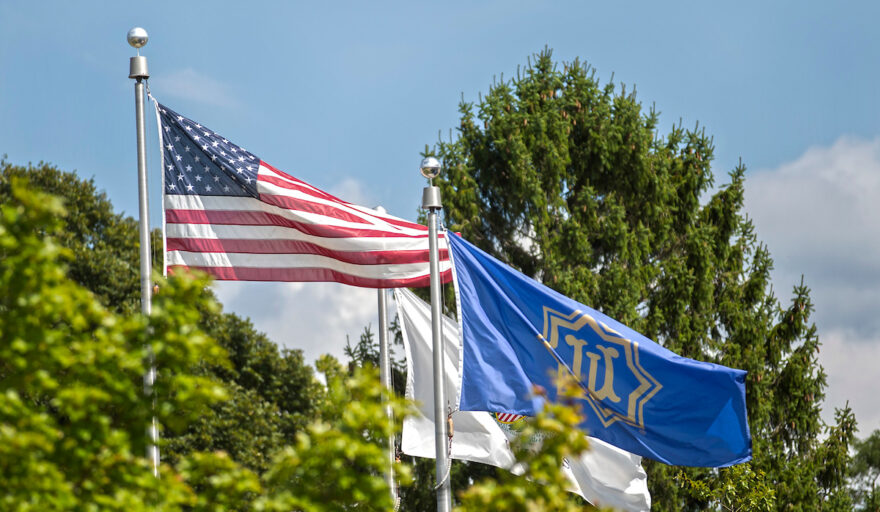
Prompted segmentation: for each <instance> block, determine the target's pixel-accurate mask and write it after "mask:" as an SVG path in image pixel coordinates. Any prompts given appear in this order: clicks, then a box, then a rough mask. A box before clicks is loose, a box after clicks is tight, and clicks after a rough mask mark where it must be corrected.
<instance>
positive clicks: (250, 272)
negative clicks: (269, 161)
mask: <svg viewBox="0 0 880 512" xmlns="http://www.w3.org/2000/svg"><path fill="white" fill-rule="evenodd" d="M175 269H189V270H199V271H202V272H205V273H207V274H210V275H212V276H214V277H215V278H217V279H221V280H226V281H284V282H328V281H330V282H337V283H342V284H348V285H352V286H360V287H363V288H419V287H425V286H429V285H430V284H431V276H430V275H424V276H419V277H413V278H409V279H373V278H368V277H357V276H352V275H350V274H346V273H344V272H339V271H336V270H331V269H326V268H254V267H186V266H183V265H171V266H169V267H168V272H169V273H174V270H175ZM440 277H441V281H442V282H444V283H448V282H449V281H451V280H452V271H451V270H447V271H445V272H441V275H440Z"/></svg>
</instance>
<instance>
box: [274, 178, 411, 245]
mask: <svg viewBox="0 0 880 512" xmlns="http://www.w3.org/2000/svg"><path fill="white" fill-rule="evenodd" d="M262 165H263V167H268V168H270V169H272V170H273V171H275V172H277V173H279V174H284V173H283V172H281V171H279V170H277V169H275V168H274V167H272V166H270V165H268V164H266V162H262ZM284 175H285V176H287V178H288V179H290V180H293V181H295V183H291V182H289V181H287V180H284V179H281V178H278V177H277V176H272V175H268V174H260V175H259V176H257V180H258V181H264V182H266V183H271V184H273V185H277V186H279V187H281V188H285V189H288V190H296V191H298V192H302V193H303V194H308V195H310V196H312V197H314V198H316V199H324V200H327V201H333V202H335V203H337V204H339V206H337V207H333V206H329V205H325V204H321V203H314V202H309V201H307V200H306V199H302V198H292V197H287V198H286V199H287V200H288V201H283V200H282V199H280V198H284V197H285V196H283V195H279V194H260V199H261V200H263V201H266V202H267V203H271V204H275V205H276V206H281V207H283V208H291V209H294V210H302V211H312V212H313V213H320V214H322V215H328V216H331V217H337V218H341V219H345V220H354V221H355V222H367V221H365V220H364V218H363V217H361V216H358V215H356V214H353V213H351V212H347V211H345V210H343V209H342V208H344V207H348V208H352V209H355V210H358V211H360V210H359V208H360V207H358V206H356V205H353V204H351V203H347V202H345V201H343V200H341V199H338V198H336V197H333V196H331V195H330V194H328V193H326V192H322V191H320V190H315V189H314V188H313V187H309V186H308V185H304V184H302V183H303V182H302V181H300V180H298V179H296V178H294V177H292V176H290V175H287V174H284ZM268 197H272V198H273V199H272V200H271V201H270V200H268V199H267V198H268ZM272 201H278V203H275V202H272ZM282 201H283V202H282ZM300 201H305V202H308V203H309V204H308V205H302V204H300ZM316 206H320V207H323V208H316V209H315V210H310V209H307V208H315V207H316ZM327 209H332V210H333V211H334V212H339V215H337V214H335V213H328V210H327ZM362 214H363V215H366V216H370V217H375V218H376V219H379V220H381V221H383V222H387V223H388V224H391V225H394V226H400V227H404V228H410V229H424V230H426V231H427V229H428V228H427V226H423V225H421V224H416V223H415V222H410V221H407V220H403V219H397V218H393V217H387V216H383V215H381V214H379V215H376V214H373V213H367V212H362ZM340 215H345V216H347V217H342V216H340Z"/></svg>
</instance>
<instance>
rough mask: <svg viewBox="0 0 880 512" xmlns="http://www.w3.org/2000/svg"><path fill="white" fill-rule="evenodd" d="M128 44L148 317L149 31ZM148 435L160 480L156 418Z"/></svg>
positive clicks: (147, 379)
mask: <svg viewBox="0 0 880 512" xmlns="http://www.w3.org/2000/svg"><path fill="white" fill-rule="evenodd" d="M127 38H128V44H130V45H131V46H132V47H133V48H137V49H138V54H137V56H136V57H132V58H131V59H130V60H129V73H128V78H132V79H134V80H135V83H134V104H135V119H136V123H137V162H138V213H139V216H140V220H139V230H138V231H139V235H140V257H141V312H142V313H143V314H144V315H147V316H149V315H150V313H151V312H152V289H151V286H150V280H151V274H152V261H151V260H150V206H149V202H148V200H147V193H148V190H147V143H146V127H145V124H144V81H145V80H146V79H148V78H150V72H149V71H148V70H147V58H146V57H143V56H141V54H140V53H141V52H140V48H142V47H143V46H144V45H145V44H147V41H148V40H149V36H148V35H147V31H146V30H144V29H142V28H140V27H135V28H133V29H131V30H129V31H128V37H127ZM147 358H148V364H149V369H148V370H147V373H146V375H144V395H146V396H147V397H148V398H150V397H152V398H153V402H154V403H153V406H154V407H153V408H154V409H155V397H153V396H152V395H153V384H154V383H155V381H156V357H155V354H153V347H152V345H148V346H147ZM147 433H148V437H149V439H150V442H149V443H148V444H147V458H148V459H150V462H151V464H152V468H153V475H154V476H159V446H158V442H159V428H158V423H157V421H156V416H155V415H154V416H153V417H152V420H151V421H150V423H149V424H148V425H147Z"/></svg>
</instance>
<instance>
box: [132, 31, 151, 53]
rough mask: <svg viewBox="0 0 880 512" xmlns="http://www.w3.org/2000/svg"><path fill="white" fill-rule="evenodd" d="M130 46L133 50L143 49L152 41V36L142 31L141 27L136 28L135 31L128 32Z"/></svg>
mask: <svg viewBox="0 0 880 512" xmlns="http://www.w3.org/2000/svg"><path fill="white" fill-rule="evenodd" d="M127 39H128V44H130V45H131V46H132V48H138V49H140V48H143V47H144V45H145V44H147V41H149V40H150V36H148V35H147V31H146V30H144V29H142V28H141V27H134V28H133V29H131V30H129V31H128V36H127Z"/></svg>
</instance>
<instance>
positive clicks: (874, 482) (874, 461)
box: [850, 430, 880, 512]
mask: <svg viewBox="0 0 880 512" xmlns="http://www.w3.org/2000/svg"><path fill="white" fill-rule="evenodd" d="M853 447H854V448H855V456H854V457H853V459H852V464H851V466H850V474H851V476H852V480H853V484H854V485H853V498H854V501H855V503H856V504H858V507H859V508H858V510H864V511H866V512H878V511H880V485H878V479H880V430H875V431H874V432H872V433H871V435H870V436H868V437H867V438H866V439H864V440H856V441H855V442H854V443H853Z"/></svg>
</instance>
